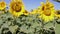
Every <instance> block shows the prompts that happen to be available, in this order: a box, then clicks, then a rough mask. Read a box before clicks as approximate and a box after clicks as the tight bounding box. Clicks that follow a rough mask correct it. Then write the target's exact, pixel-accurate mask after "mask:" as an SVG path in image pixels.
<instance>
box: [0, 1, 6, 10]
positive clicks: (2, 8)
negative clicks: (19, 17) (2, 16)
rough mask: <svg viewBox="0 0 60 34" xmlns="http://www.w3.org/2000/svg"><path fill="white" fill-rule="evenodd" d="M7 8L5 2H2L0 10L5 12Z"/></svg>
mask: <svg viewBox="0 0 60 34" xmlns="http://www.w3.org/2000/svg"><path fill="white" fill-rule="evenodd" d="M5 8H6V3H5V2H4V1H1V2H0V10H4V9H5Z"/></svg>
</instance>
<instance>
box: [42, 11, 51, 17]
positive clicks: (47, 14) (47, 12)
mask: <svg viewBox="0 0 60 34" xmlns="http://www.w3.org/2000/svg"><path fill="white" fill-rule="evenodd" d="M43 13H44V15H46V16H50V15H51V12H50V11H49V10H46V11H44V12H43Z"/></svg>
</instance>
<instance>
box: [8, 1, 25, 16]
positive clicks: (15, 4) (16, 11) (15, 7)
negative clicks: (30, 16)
mask: <svg viewBox="0 0 60 34" xmlns="http://www.w3.org/2000/svg"><path fill="white" fill-rule="evenodd" d="M9 11H10V12H11V13H12V14H13V15H14V16H16V17H19V16H20V15H22V14H23V12H24V5H23V3H22V2H21V1H11V3H10V9H9Z"/></svg>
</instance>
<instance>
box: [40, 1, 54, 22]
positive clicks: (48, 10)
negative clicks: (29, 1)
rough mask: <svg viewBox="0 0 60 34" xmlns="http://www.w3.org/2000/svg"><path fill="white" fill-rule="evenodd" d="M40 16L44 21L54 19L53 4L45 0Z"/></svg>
mask: <svg viewBox="0 0 60 34" xmlns="http://www.w3.org/2000/svg"><path fill="white" fill-rule="evenodd" d="M41 9H42V13H41V16H40V17H41V18H42V19H43V20H44V22H48V21H52V20H53V19H54V11H55V10H54V5H53V4H51V3H50V2H47V3H46V4H45V5H44V6H42V8H41Z"/></svg>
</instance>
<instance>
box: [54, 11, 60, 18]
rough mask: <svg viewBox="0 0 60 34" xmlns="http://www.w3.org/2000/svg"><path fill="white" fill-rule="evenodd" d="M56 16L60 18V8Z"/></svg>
mask: <svg viewBox="0 0 60 34" xmlns="http://www.w3.org/2000/svg"><path fill="white" fill-rule="evenodd" d="M55 16H56V17H58V18H60V10H57V11H56V12H55Z"/></svg>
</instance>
